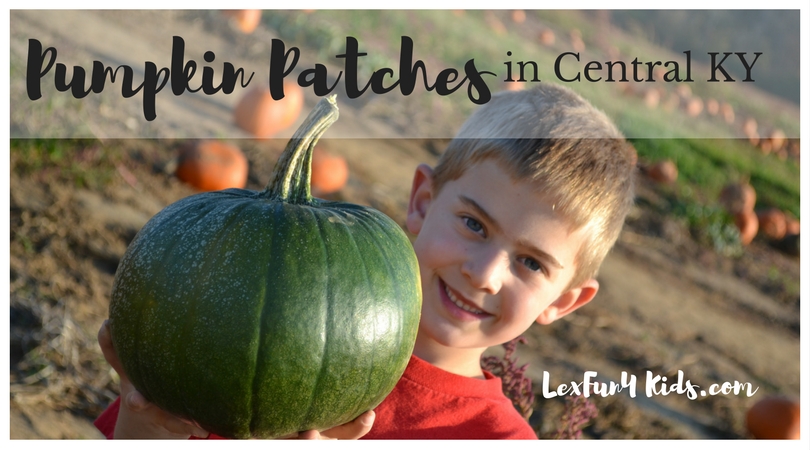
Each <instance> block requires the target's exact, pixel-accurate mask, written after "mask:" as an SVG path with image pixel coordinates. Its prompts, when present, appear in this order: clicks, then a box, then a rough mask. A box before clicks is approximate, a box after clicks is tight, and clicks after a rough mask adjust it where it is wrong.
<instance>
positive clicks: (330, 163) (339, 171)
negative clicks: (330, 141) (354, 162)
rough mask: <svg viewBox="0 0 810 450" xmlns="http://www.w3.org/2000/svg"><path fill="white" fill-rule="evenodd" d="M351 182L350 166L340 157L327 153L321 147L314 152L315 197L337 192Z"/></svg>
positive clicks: (313, 181) (313, 187)
mask: <svg viewBox="0 0 810 450" xmlns="http://www.w3.org/2000/svg"><path fill="white" fill-rule="evenodd" d="M348 180H349V165H348V164H346V160H345V159H344V158H343V157H342V156H339V155H335V154H333V153H330V152H327V151H325V150H323V149H322V148H321V147H315V149H314V150H313V151H312V178H311V181H310V184H311V186H312V194H313V195H316V196H317V195H325V194H331V193H334V192H337V191H339V190H341V189H343V187H344V186H345V185H346V182H347V181H348Z"/></svg>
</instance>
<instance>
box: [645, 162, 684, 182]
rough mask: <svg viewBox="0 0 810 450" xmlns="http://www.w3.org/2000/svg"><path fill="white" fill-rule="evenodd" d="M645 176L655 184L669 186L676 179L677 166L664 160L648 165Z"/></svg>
mask: <svg viewBox="0 0 810 450" xmlns="http://www.w3.org/2000/svg"><path fill="white" fill-rule="evenodd" d="M647 176H648V177H650V178H651V179H652V180H653V181H655V182H657V183H663V184H671V183H674V182H675V180H677V179H678V166H676V165H675V162H674V161H672V160H671V159H664V160H661V161H658V162H656V163H654V164H652V165H650V167H648V168H647Z"/></svg>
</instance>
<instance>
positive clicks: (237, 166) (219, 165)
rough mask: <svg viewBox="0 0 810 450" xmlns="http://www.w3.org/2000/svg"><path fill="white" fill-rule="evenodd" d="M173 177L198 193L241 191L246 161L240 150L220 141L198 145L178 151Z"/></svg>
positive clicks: (244, 181)
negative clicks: (227, 190) (231, 189)
mask: <svg viewBox="0 0 810 450" xmlns="http://www.w3.org/2000/svg"><path fill="white" fill-rule="evenodd" d="M174 174H175V176H177V178H179V179H180V180H181V181H183V182H185V183H187V184H189V185H191V186H192V187H194V188H195V189H197V190H198V191H219V190H222V189H229V188H243V187H245V183H247V176H248V161H247V158H246V157H245V155H244V153H242V151H241V150H239V147H236V146H234V145H230V144H226V143H224V142H220V141H199V142H195V143H192V144H187V145H185V146H183V147H181V149H180V154H179V156H178V158H177V168H176V169H175V172H174Z"/></svg>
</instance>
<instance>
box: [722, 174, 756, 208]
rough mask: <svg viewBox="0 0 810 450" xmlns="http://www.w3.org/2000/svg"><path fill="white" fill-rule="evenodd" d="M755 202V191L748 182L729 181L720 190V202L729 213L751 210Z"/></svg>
mask: <svg viewBox="0 0 810 450" xmlns="http://www.w3.org/2000/svg"><path fill="white" fill-rule="evenodd" d="M756 202H757V192H756V191H755V190H754V188H753V187H752V186H751V185H750V184H748V182H745V181H742V182H739V183H729V184H727V185H725V186H723V189H722V190H721V191H720V204H721V205H723V207H725V208H726V211H728V212H729V214H731V215H734V214H739V213H741V212H743V211H753V210H754V205H755V204H756Z"/></svg>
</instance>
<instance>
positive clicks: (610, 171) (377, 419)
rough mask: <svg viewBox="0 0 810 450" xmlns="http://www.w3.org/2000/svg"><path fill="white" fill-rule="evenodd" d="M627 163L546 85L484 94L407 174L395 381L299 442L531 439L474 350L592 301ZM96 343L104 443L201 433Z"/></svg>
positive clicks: (579, 104) (595, 120) (578, 106)
mask: <svg viewBox="0 0 810 450" xmlns="http://www.w3.org/2000/svg"><path fill="white" fill-rule="evenodd" d="M634 168H635V157H634V151H633V150H632V149H631V148H630V147H629V145H628V144H627V143H626V142H625V141H624V138H623V137H622V135H621V133H619V131H618V130H617V129H616V127H615V126H614V125H613V124H612V123H611V122H610V121H609V120H608V119H607V117H606V116H605V115H604V114H602V113H601V112H600V111H598V110H596V109H595V108H593V107H592V106H591V105H590V104H589V103H588V102H586V101H585V100H583V99H582V98H581V97H580V96H578V95H577V94H575V93H574V92H573V91H570V90H569V89H566V88H563V87H560V86H555V85H549V84H543V85H541V86H540V87H538V88H535V89H532V90H527V91H518V92H504V93H501V94H499V95H495V96H493V98H492V100H491V101H490V102H488V103H487V104H485V105H484V106H482V107H481V108H479V109H478V110H477V111H476V112H475V113H474V114H473V115H472V116H471V117H470V118H469V119H468V120H467V122H465V124H464V125H463V126H462V128H461V130H460V131H459V133H458V135H457V136H456V137H455V138H454V139H453V140H452V141H451V142H450V144H449V145H448V148H447V150H446V151H445V153H444V154H443V155H442V157H441V159H440V160H439V163H438V165H437V166H436V168H435V169H433V168H430V167H429V166H427V165H424V164H423V165H420V166H419V167H417V168H416V173H415V175H414V179H413V185H412V187H411V194H410V202H409V205H408V214H407V218H406V227H407V229H408V231H410V232H411V233H413V234H414V235H416V240H415V242H414V250H415V252H416V256H417V258H418V260H419V268H420V275H421V279H422V294H423V300H422V301H423V306H422V317H421V321H420V324H419V332H418V335H417V339H416V345H415V347H414V351H413V356H412V357H411V361H410V363H409V365H408V367H407V369H406V370H405V373H404V375H403V376H402V379H401V380H400V381H399V383H398V384H397V386H396V387H395V388H394V391H393V392H392V393H391V394H390V395H389V396H388V397H387V398H386V399H385V400H384V401H383V403H382V404H381V405H380V406H378V407H377V408H376V409H375V411H371V412H367V413H365V414H363V415H361V416H360V417H358V418H357V419H355V421H353V422H350V423H348V424H345V425H343V426H340V427H337V428H334V429H332V430H326V431H322V432H320V433H319V432H317V431H313V430H311V431H308V432H304V433H300V434H299V435H298V436H297V437H299V438H342V439H343V438H357V437H364V438H371V439H471V438H483V439H505V438H512V439H531V438H536V435H535V433H534V432H533V430H532V429H531V427H530V426H529V425H528V424H527V423H526V421H525V420H523V418H522V417H521V416H520V415H519V414H518V413H517V411H516V410H515V409H514V407H513V406H512V404H511V402H510V401H509V399H507V398H506V397H505V396H504V394H503V393H502V391H501V382H500V379H498V378H496V377H494V376H493V375H492V374H490V373H488V372H485V371H483V370H482V369H481V365H480V360H481V355H482V354H483V352H484V351H485V350H486V349H487V348H488V347H492V346H495V345H499V344H503V343H504V342H508V341H510V340H512V339H514V338H516V337H518V336H520V335H521V334H523V333H524V332H525V331H526V330H527V329H528V328H529V327H530V326H531V324H532V323H534V322H537V323H540V324H549V323H551V322H553V321H554V320H556V319H558V318H560V317H563V316H565V315H566V314H569V313H571V312H572V311H575V310H576V309H577V308H580V307H582V306H583V305H585V304H587V303H588V302H590V301H591V299H593V297H594V296H595V295H596V292H597V290H598V289H599V284H598V283H597V281H596V280H595V278H594V277H595V276H596V273H597V270H598V268H599V265H600V264H601V262H602V260H603V258H604V257H605V255H606V254H607V252H608V250H609V249H610V248H611V247H612V245H613V243H614V242H615V241H616V239H617V237H618V235H619V232H620V230H621V227H622V225H623V223H624V219H625V216H626V214H627V212H628V210H629V208H630V206H631V204H632V201H633V195H634V193H633V185H634V183H633V180H634ZM99 342H100V343H101V345H102V349H103V350H104V352H105V356H106V357H107V359H108V361H110V362H111V364H112V365H113V367H114V368H116V370H118V372H119V374H122V395H121V396H122V398H124V399H125V406H124V407H123V408H120V410H121V413H120V416H117V413H118V410H119V406H118V403H115V404H113V405H111V407H110V408H108V410H107V411H105V412H104V413H103V414H102V416H101V417H99V419H98V420H97V422H96V424H97V426H98V427H99V429H100V430H102V432H103V433H104V434H105V435H107V436H108V437H112V436H113V434H115V437H127V436H129V437H164V438H168V437H181V438H187V437H189V436H190V435H194V436H200V437H204V436H208V434H207V433H206V432H205V431H204V430H201V429H199V428H197V427H195V426H194V425H193V424H189V423H187V422H185V421H182V420H180V419H177V418H174V417H172V416H170V415H168V414H167V413H165V412H164V411H161V410H159V409H157V408H156V407H155V406H154V405H151V404H148V403H147V402H146V401H145V400H144V399H143V397H142V396H140V394H138V393H137V392H135V391H134V389H133V388H132V387H131V384H129V383H128V382H127V380H126V377H125V376H124V374H123V372H122V371H121V370H120V365H119V364H118V363H117V359H116V358H115V354H114V351H113V350H112V346H111V345H110V343H109V334H108V332H107V330H106V326H103V327H102V329H101V331H100V332H99ZM372 424H373V426H372Z"/></svg>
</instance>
